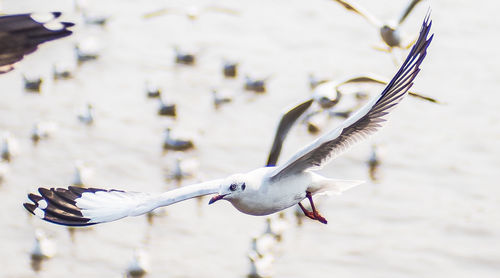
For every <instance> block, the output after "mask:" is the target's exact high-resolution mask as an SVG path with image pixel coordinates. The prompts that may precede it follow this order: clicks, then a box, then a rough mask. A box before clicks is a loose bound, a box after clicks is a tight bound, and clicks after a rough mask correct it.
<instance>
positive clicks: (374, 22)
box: [334, 0, 382, 28]
mask: <svg viewBox="0 0 500 278" xmlns="http://www.w3.org/2000/svg"><path fill="white" fill-rule="evenodd" d="M334 1H336V2H337V3H339V4H340V5H342V6H344V8H346V9H347V10H349V11H352V12H355V13H357V14H359V15H360V16H362V17H364V18H365V19H366V20H368V22H370V24H372V25H374V26H376V27H379V28H380V27H382V23H380V21H379V20H378V19H377V18H376V17H375V16H373V15H372V14H370V13H369V12H368V11H366V10H364V9H363V8H361V6H359V5H358V4H356V3H354V2H353V1H350V3H349V2H347V1H344V0H334Z"/></svg>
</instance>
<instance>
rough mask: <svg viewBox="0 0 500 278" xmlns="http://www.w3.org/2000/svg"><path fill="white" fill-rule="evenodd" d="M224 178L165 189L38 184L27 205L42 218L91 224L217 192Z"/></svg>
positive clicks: (77, 223) (58, 221) (74, 224)
mask: <svg viewBox="0 0 500 278" xmlns="http://www.w3.org/2000/svg"><path fill="white" fill-rule="evenodd" d="M220 183H221V180H212V181H208V182H203V183H198V184H193V185H188V186H184V187H181V188H177V189H173V190H170V191H166V192H164V193H156V194H154V193H144V192H127V191H121V190H105V189H98V188H80V187H75V186H70V187H68V188H67V189H66V188H50V189H48V188H44V187H40V188H38V192H39V194H40V195H36V194H29V195H28V198H29V199H30V200H31V201H32V203H25V204H24V207H25V208H26V209H27V210H28V211H29V212H31V213H32V214H34V215H36V216H38V217H40V218H41V219H43V220H45V221H48V222H52V223H56V224H61V225H66V226H88V225H93V224H98V223H103V222H111V221H115V220H118V219H121V218H124V217H127V216H137V215H141V214H145V213H148V212H150V211H152V210H154V209H155V208H158V207H162V206H168V205H171V204H174V203H177V202H180V201H184V200H187V199H191V198H194V197H199V196H203V195H208V194H213V193H217V192H218V190H219V185H220Z"/></svg>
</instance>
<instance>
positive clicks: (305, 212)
mask: <svg viewBox="0 0 500 278" xmlns="http://www.w3.org/2000/svg"><path fill="white" fill-rule="evenodd" d="M299 207H300V208H301V209H302V211H303V212H304V215H305V216H307V217H309V218H311V219H313V220H316V218H315V217H314V214H313V213H312V212H310V211H308V210H307V209H306V208H305V207H304V206H303V205H302V204H301V203H300V202H299Z"/></svg>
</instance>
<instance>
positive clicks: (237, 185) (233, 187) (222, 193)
mask: <svg viewBox="0 0 500 278" xmlns="http://www.w3.org/2000/svg"><path fill="white" fill-rule="evenodd" d="M246 188H247V184H246V182H245V181H244V180H243V179H242V176H240V175H234V176H231V177H229V178H228V179H226V181H224V182H223V183H222V184H221V185H220V188H219V193H218V194H217V195H215V196H213V197H212V198H211V199H210V201H209V202H208V204H209V205H210V204H213V203H215V202H216V201H219V200H223V199H224V200H232V199H235V198H238V197H239V196H240V195H241V194H242V193H243V192H244V191H245V189H246Z"/></svg>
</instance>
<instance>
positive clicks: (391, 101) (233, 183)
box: [24, 17, 432, 226]
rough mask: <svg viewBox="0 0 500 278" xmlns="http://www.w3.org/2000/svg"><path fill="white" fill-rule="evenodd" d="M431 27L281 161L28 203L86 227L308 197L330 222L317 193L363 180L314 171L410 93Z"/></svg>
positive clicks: (48, 192) (250, 210)
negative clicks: (390, 70)
mask: <svg viewBox="0 0 500 278" xmlns="http://www.w3.org/2000/svg"><path fill="white" fill-rule="evenodd" d="M430 26H431V23H430V20H429V18H428V17H427V18H426V19H425V21H424V24H423V26H422V30H421V32H420V36H419V39H418V40H417V42H416V44H415V46H414V47H413V48H412V50H411V51H410V53H409V55H408V57H407V59H406V61H405V62H404V63H403V65H402V66H401V68H400V69H399V71H398V72H397V73H396V75H395V76H394V77H393V79H392V80H391V82H390V83H389V84H388V85H387V86H386V88H385V89H384V90H383V91H382V93H381V94H379V95H378V96H376V97H374V98H373V99H372V100H370V101H369V102H368V103H366V104H365V105H364V106H363V107H362V108H361V109H360V110H359V111H357V112H356V113H353V114H352V115H351V116H350V117H349V118H348V119H347V120H345V121H344V122H343V123H342V124H340V125H339V126H338V127H337V128H335V129H333V130H331V131H329V132H327V133H326V134H324V135H322V136H321V137H319V138H318V139H316V140H315V141H313V142H312V143H310V144H309V145H307V146H305V147H304V148H302V149H301V150H299V151H298V152H296V153H295V155H294V156H292V157H291V158H290V159H289V160H288V161H287V162H285V163H283V164H281V165H279V166H276V167H263V168H257V169H255V170H252V171H250V172H247V173H242V174H234V175H231V176H229V177H227V178H224V179H217V180H213V181H208V182H204V183H199V184H194V185H189V186H184V187H181V188H178V189H174V190H170V191H167V192H164V193H160V194H154V193H143V192H125V191H120V190H104V189H97V188H77V187H69V188H68V189H65V188H51V189H47V188H43V187H41V188H39V189H38V191H39V193H40V195H36V194H29V195H28V198H29V199H30V200H31V201H32V202H33V203H25V204H24V206H25V208H26V209H27V210H29V211H30V212H32V213H33V214H35V215H37V216H38V217H40V218H42V219H44V220H46V221H49V222H53V223H57V224H62V225H69V226H85V225H92V224H97V223H102V222H110V221H115V220H118V219H121V218H123V217H127V216H137V215H142V214H145V213H148V212H149V211H151V210H153V209H155V208H158V207H163V206H168V205H171V204H174V203H177V202H180V201H184V200H187V199H191V198H195V197H199V196H203V195H208V194H217V195H215V196H214V197H212V198H211V199H210V202H209V204H212V203H214V202H216V201H218V200H226V201H229V202H230V203H231V204H232V205H233V206H234V207H235V208H236V209H237V210H239V211H241V212H243V213H246V214H250V215H268V214H272V213H275V212H278V211H281V210H284V209H286V208H289V207H291V206H294V205H296V204H299V205H300V206H301V208H303V207H302V205H301V204H300V202H301V201H302V200H304V199H305V198H307V199H308V200H309V201H310V203H311V208H312V211H313V212H309V211H306V210H305V209H304V208H303V211H304V213H305V214H306V215H307V216H308V217H310V218H312V219H315V220H318V221H320V222H322V223H325V224H326V219H324V218H323V217H322V216H321V215H319V213H318V212H317V211H316V210H315V208H314V204H313V202H312V196H313V195H316V194H320V193H326V192H334V193H341V192H343V191H345V190H347V189H349V188H351V187H353V186H355V185H358V184H360V183H361V182H360V181H345V180H335V179H330V178H326V177H323V176H321V175H319V174H317V173H315V172H313V171H314V170H317V169H319V168H321V167H322V166H323V165H325V164H326V163H328V161H330V160H331V159H333V158H335V157H337V156H338V155H340V154H342V153H343V152H345V151H346V150H347V149H348V148H349V147H350V146H351V145H353V144H354V143H356V142H359V141H361V140H362V139H364V138H366V137H367V136H368V135H370V134H372V133H374V132H375V131H377V130H378V129H379V128H380V127H381V125H382V123H384V122H385V121H386V120H385V118H386V117H385V116H386V115H387V114H388V113H389V111H390V110H391V109H392V108H393V107H394V106H395V105H397V104H398V103H399V101H400V100H401V99H402V98H403V97H404V96H405V95H406V93H407V91H408V90H409V88H410V87H411V85H412V84H413V83H412V82H413V80H414V78H415V77H416V75H417V73H418V72H419V70H420V69H419V65H420V64H421V63H422V61H423V60H424V58H425V56H426V50H427V47H428V45H429V44H430V42H431V40H432V36H430V37H429V38H428V34H429V31H430Z"/></svg>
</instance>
